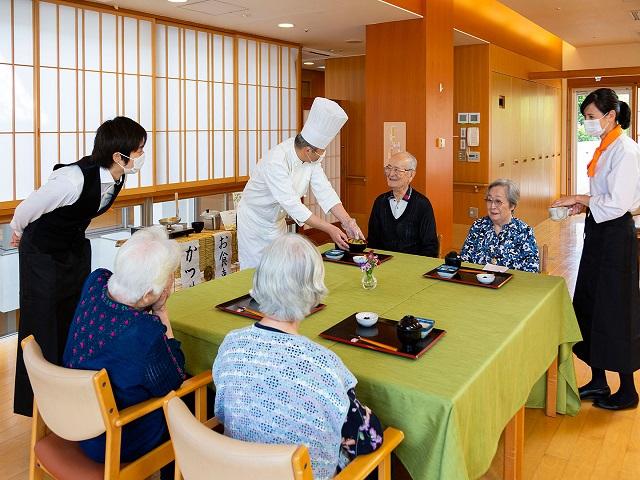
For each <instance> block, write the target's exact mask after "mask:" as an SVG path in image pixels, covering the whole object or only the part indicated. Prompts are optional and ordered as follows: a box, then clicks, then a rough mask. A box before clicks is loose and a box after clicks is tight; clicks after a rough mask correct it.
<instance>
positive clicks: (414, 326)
mask: <svg viewBox="0 0 640 480" xmlns="http://www.w3.org/2000/svg"><path fill="white" fill-rule="evenodd" d="M396 333H397V335H398V340H400V343H402V346H403V347H404V348H405V349H406V350H407V351H411V350H413V348H414V347H415V345H416V344H417V343H418V342H419V341H420V340H422V337H421V333H422V324H421V323H420V322H419V321H418V319H417V318H416V317H414V316H413V315H405V316H404V317H402V319H401V320H400V321H399V322H398V325H397V326H396Z"/></svg>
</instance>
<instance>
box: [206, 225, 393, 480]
mask: <svg viewBox="0 0 640 480" xmlns="http://www.w3.org/2000/svg"><path fill="white" fill-rule="evenodd" d="M326 294H327V289H326V288H325V285H324V265H323V263H322V259H321V258H320V254H319V253H318V252H317V250H316V249H315V247H314V246H313V245H312V244H311V242H309V240H307V239H306V238H304V237H302V236H300V235H296V234H286V235H284V236H282V237H280V238H278V239H277V240H276V241H275V242H273V243H272V244H271V245H270V246H268V247H267V248H266V249H265V251H264V254H263V256H262V259H261V260H260V264H259V266H258V268H257V270H256V273H255V275H254V277H253V296H254V298H255V299H256V300H257V302H258V303H259V304H260V310H261V311H262V313H263V314H264V315H265V317H264V318H263V319H262V320H260V321H259V322H257V323H255V324H254V325H253V326H250V327H247V328H243V329H240V330H235V331H232V332H230V333H229V334H228V335H227V336H226V338H225V339H224V341H223V342H222V345H221V346H220V349H219V350H218V356H217V357H216V359H215V361H214V363H213V378H214V381H215V384H216V400H215V413H216V416H217V417H218V418H219V419H220V420H221V421H222V422H223V423H224V426H225V435H228V436H230V437H232V438H235V439H238V440H243V441H251V442H259V443H270V444H288V445H299V444H305V445H307V447H308V448H309V453H310V455H311V463H312V468H313V476H314V478H317V479H329V478H333V476H334V475H335V473H336V469H337V468H338V466H339V465H340V466H343V465H344V464H346V462H347V461H348V459H350V458H352V457H353V456H355V455H359V454H363V453H369V452H371V451H373V450H375V449H376V448H378V447H379V446H380V444H381V443H382V438H381V435H380V433H379V432H381V427H380V422H379V421H378V419H377V418H376V417H375V415H373V414H372V413H371V411H370V410H369V409H368V408H366V407H364V406H362V405H361V404H360V403H359V402H358V400H357V399H356V397H355V391H354V388H355V386H356V383H357V380H356V379H355V377H354V376H353V374H352V373H351V372H349V370H347V368H346V367H345V366H344V364H343V363H342V361H341V360H340V358H339V357H338V356H337V355H336V354H335V353H333V352H331V351H329V350H328V349H326V348H325V347H323V346H321V345H318V344H317V343H315V342H312V341H311V340H309V339H308V338H306V337H304V336H301V335H300V334H299V333H298V328H299V326H300V322H301V321H302V319H304V318H305V316H307V315H308V314H309V312H310V310H311V308H312V307H314V306H315V305H317V304H318V303H320V301H321V300H322V298H323V297H324V296H325V295H326Z"/></svg>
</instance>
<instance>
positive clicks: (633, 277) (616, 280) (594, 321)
mask: <svg viewBox="0 0 640 480" xmlns="http://www.w3.org/2000/svg"><path fill="white" fill-rule="evenodd" d="M584 235H585V238H584V247H583V250H582V257H581V258H580V268H579V270H578V279H577V281H576V290H575V294H574V296H573V307H574V310H575V312H576V316H577V318H578V323H579V325H580V332H581V333H582V338H583V341H582V342H579V343H577V344H576V345H575V346H574V348H573V351H574V352H575V354H576V355H577V356H578V358H580V359H581V360H583V361H584V362H585V363H587V364H588V365H590V366H591V367H595V368H601V369H604V370H609V371H614V372H619V373H633V372H634V371H635V370H638V369H640V290H639V288H638V257H637V255H638V249H637V241H636V235H635V226H634V224H633V218H632V217H631V214H629V213H626V214H625V215H623V216H622V217H619V218H616V219H614V220H609V221H607V222H602V223H596V222H595V220H594V219H593V216H592V215H591V213H590V212H588V213H587V218H586V220H585V228H584Z"/></svg>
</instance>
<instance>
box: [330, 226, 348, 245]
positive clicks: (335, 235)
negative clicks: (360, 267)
mask: <svg viewBox="0 0 640 480" xmlns="http://www.w3.org/2000/svg"><path fill="white" fill-rule="evenodd" d="M327 233H328V234H329V236H330V237H331V240H333V241H334V242H335V244H336V245H338V247H340V248H341V249H343V250H349V245H348V244H347V239H348V238H349V237H347V234H346V233H344V232H343V231H342V230H340V229H339V228H338V227H336V226H335V225H331V224H329V229H328V231H327Z"/></svg>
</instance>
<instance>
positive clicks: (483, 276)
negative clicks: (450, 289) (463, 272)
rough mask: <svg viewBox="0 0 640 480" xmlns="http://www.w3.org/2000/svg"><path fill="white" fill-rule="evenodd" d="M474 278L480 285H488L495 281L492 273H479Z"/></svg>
mask: <svg viewBox="0 0 640 480" xmlns="http://www.w3.org/2000/svg"><path fill="white" fill-rule="evenodd" d="M476 278H477V279H478V281H479V282H480V283H484V284H486V285H489V284H490V283H493V281H494V280H495V279H496V276H495V275H494V274H493V273H479V274H477V275H476Z"/></svg>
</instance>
